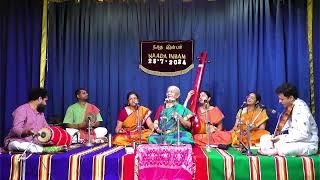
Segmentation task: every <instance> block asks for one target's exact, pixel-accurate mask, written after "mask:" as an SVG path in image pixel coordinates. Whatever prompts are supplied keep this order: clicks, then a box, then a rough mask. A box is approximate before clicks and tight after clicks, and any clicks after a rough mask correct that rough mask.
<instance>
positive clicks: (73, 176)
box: [68, 144, 108, 180]
mask: <svg viewBox="0 0 320 180" xmlns="http://www.w3.org/2000/svg"><path fill="white" fill-rule="evenodd" d="M107 146H108V144H102V145H100V146H97V147H94V148H90V149H88V150H85V151H81V152H79V153H77V154H73V155H71V156H70V157H69V172H68V176H69V177H68V179H69V180H79V175H80V159H81V156H83V155H86V154H89V153H92V152H94V151H98V150H100V149H102V148H105V147H107Z"/></svg>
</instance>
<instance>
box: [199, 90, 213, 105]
mask: <svg viewBox="0 0 320 180" xmlns="http://www.w3.org/2000/svg"><path fill="white" fill-rule="evenodd" d="M202 92H204V93H205V94H206V95H207V96H208V98H210V100H209V102H208V103H209V104H210V105H211V106H212V96H211V94H210V93H209V91H206V90H201V91H200V93H202Z"/></svg>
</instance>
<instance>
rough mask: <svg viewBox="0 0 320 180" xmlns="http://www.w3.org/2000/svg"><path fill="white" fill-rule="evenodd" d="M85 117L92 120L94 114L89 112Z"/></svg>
mask: <svg viewBox="0 0 320 180" xmlns="http://www.w3.org/2000/svg"><path fill="white" fill-rule="evenodd" d="M87 118H88V121H92V120H94V119H95V115H94V114H93V113H89V115H88V117H87Z"/></svg>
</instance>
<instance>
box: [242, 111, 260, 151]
mask: <svg viewBox="0 0 320 180" xmlns="http://www.w3.org/2000/svg"><path fill="white" fill-rule="evenodd" d="M262 111H263V109H261V110H260V112H259V114H257V116H256V117H255V118H254V120H253V121H252V123H249V124H248V126H247V129H246V133H247V141H248V148H247V151H246V155H248V156H252V155H253V153H252V151H251V134H250V131H251V129H252V127H253V123H255V122H256V120H257V119H258V117H259V116H260V114H261V113H262Z"/></svg>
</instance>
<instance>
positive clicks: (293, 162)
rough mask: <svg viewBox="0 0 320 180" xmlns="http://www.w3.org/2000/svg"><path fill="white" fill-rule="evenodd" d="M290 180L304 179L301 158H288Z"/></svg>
mask: <svg viewBox="0 0 320 180" xmlns="http://www.w3.org/2000/svg"><path fill="white" fill-rule="evenodd" d="M286 159H287V168H288V179H304V173H303V163H302V159H301V158H300V157H286Z"/></svg>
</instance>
